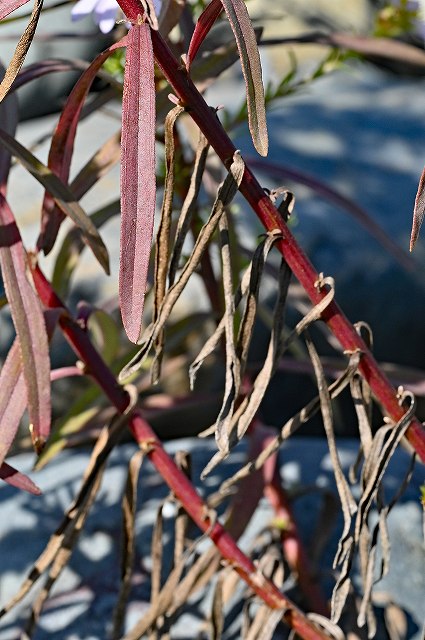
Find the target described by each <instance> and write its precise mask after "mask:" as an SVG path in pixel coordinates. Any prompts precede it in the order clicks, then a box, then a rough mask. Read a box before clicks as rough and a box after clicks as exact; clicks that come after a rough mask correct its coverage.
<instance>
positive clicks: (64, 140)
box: [37, 38, 127, 254]
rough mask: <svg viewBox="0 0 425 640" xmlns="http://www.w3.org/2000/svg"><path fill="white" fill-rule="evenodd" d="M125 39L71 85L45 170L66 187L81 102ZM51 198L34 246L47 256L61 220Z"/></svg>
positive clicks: (46, 198) (47, 198)
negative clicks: (50, 172)
mask: <svg viewBox="0 0 425 640" xmlns="http://www.w3.org/2000/svg"><path fill="white" fill-rule="evenodd" d="M126 42H127V38H123V39H122V40H120V41H119V42H117V43H115V44H113V45H112V46H110V47H108V48H107V49H105V51H102V53H100V54H99V55H98V56H97V57H96V58H95V59H94V60H93V62H92V63H91V64H90V66H89V67H88V68H87V69H86V70H85V71H84V73H83V74H82V75H81V76H80V78H79V80H78V81H77V83H76V84H75V85H74V87H73V89H72V91H71V93H70V95H69V97H68V99H67V101H66V103H65V106H64V108H63V110H62V113H61V115H60V118H59V122H58V124H57V126H56V129H55V132H54V134H53V137H52V142H51V145H50V150H49V158H48V162H47V164H48V167H49V169H50V170H51V171H52V172H53V173H54V174H56V175H57V176H58V177H59V178H60V179H61V180H62V182H64V183H65V184H67V182H68V179H69V172H70V167H71V160H72V155H73V152H74V142H75V135H76V133H77V125H78V121H79V119H80V116H81V110H82V108H83V105H84V101H85V99H86V97H87V94H88V92H89V90H90V87H91V86H92V84H93V81H94V79H95V78H96V75H97V74H98V73H99V70H100V68H101V67H102V65H103V63H104V62H105V61H106V60H107V58H108V57H109V56H110V55H111V54H112V53H113V52H114V51H116V49H119V48H121V47H124V46H125V44H126ZM56 204H57V203H55V201H54V194H52V193H46V194H45V196H44V201H43V211H42V219H41V233H40V237H39V238H38V241H37V246H38V248H39V249H42V250H43V251H44V253H45V254H48V253H49V252H50V250H51V249H52V247H53V245H54V242H55V240H56V236H57V233H58V230H59V227H60V225H61V223H62V221H63V219H64V215H63V212H62V211H61V210H60V209H58V207H57V206H56Z"/></svg>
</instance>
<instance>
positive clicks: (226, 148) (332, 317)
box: [118, 0, 425, 463]
mask: <svg viewBox="0 0 425 640" xmlns="http://www.w3.org/2000/svg"><path fill="white" fill-rule="evenodd" d="M118 4H119V5H120V7H121V9H122V10H123V12H124V13H125V15H126V16H127V17H128V18H129V19H130V20H132V21H136V20H137V16H138V15H143V7H142V5H141V4H140V2H139V1H138V0H118ZM152 44H153V50H154V54H155V58H156V61H157V63H158V65H159V67H160V68H161V70H162V72H163V74H164V76H165V77H166V79H167V80H168V82H169V83H170V85H171V86H172V88H173V91H174V93H175V94H176V95H177V96H178V98H179V99H180V101H181V103H182V104H184V105H185V106H186V109H187V111H188V113H189V114H190V116H191V117H192V119H193V120H194V122H196V124H197V125H198V127H199V128H200V130H201V131H202V132H203V134H204V135H205V137H206V138H207V140H208V141H209V142H210V144H211V146H212V147H213V148H214V149H215V151H216V153H217V155H218V156H219V157H220V159H221V160H222V162H223V163H224V165H225V166H226V167H229V165H230V163H231V161H232V158H233V155H234V153H235V151H236V149H235V146H234V145H233V143H232V141H231V140H230V138H229V137H228V135H227V134H226V132H225V131H224V129H223V127H222V126H221V124H220V122H219V120H218V118H217V115H216V112H215V111H213V110H212V109H211V108H210V107H209V106H208V105H207V103H206V102H205V100H204V98H203V97H202V95H201V94H200V93H199V91H198V90H197V89H196V87H195V85H194V84H193V82H192V80H191V79H190V77H189V76H188V73H187V71H186V68H185V67H184V66H182V65H180V64H179V62H178V61H177V60H176V58H175V57H174V55H173V53H172V52H171V50H170V48H169V47H168V45H167V43H166V42H165V41H164V39H163V38H162V37H161V35H160V34H159V33H158V31H152ZM240 191H241V193H242V194H243V195H244V197H245V198H246V200H247V201H248V202H249V204H250V205H251V207H252V208H253V209H254V211H255V213H256V214H257V216H258V218H259V219H260V220H261V222H262V223H263V225H264V226H265V227H266V229H267V230H268V231H272V230H274V229H280V230H281V232H282V240H280V241H279V242H276V245H275V246H276V247H277V248H278V250H279V251H280V253H281V254H282V255H283V257H284V258H285V260H286V262H287V263H288V265H289V267H290V268H291V270H292V272H293V273H294V275H295V276H296V277H297V279H298V280H299V282H300V283H301V285H302V286H303V288H304V289H305V291H306V293H307V295H308V296H309V298H310V300H311V301H312V303H313V304H314V305H316V304H318V303H319V302H320V300H322V298H323V297H324V296H325V295H326V291H324V290H323V289H322V290H321V289H320V288H319V287H317V285H316V283H317V281H318V279H319V274H318V273H317V271H316V270H315V269H314V267H313V265H312V264H311V262H310V261H309V259H308V258H307V256H306V255H305V254H304V252H303V251H302V250H301V248H300V247H299V246H298V243H297V242H296V240H295V238H294V237H293V235H292V233H291V232H290V230H289V229H288V227H287V225H286V224H285V222H284V220H283V219H282V217H281V216H280V214H279V212H278V210H277V209H276V207H275V206H274V205H273V203H272V202H271V200H270V198H269V197H268V196H267V195H266V194H265V192H264V190H263V189H262V187H261V185H260V184H259V182H258V181H257V179H256V178H255V176H254V174H253V173H252V172H251V171H250V169H249V167H245V173H244V177H243V180H242V184H241V186H240ZM322 319H323V320H324V321H325V322H326V323H327V324H328V326H329V328H330V330H331V331H332V333H333V334H334V335H335V337H336V338H337V339H338V340H339V342H340V344H341V346H342V348H343V349H344V350H345V351H347V352H353V351H357V350H360V352H361V353H362V357H361V360H360V364H359V371H360V373H361V374H362V375H363V377H364V378H365V380H366V381H367V382H368V384H369V386H370V387H371V389H372V392H373V394H374V396H375V398H376V399H377V400H378V402H380V404H381V405H382V406H383V408H384V409H385V411H386V413H387V415H388V416H389V417H390V418H391V419H392V420H393V421H394V422H398V421H399V420H400V419H401V418H402V416H403V414H404V411H405V410H404V408H403V407H401V406H400V404H399V401H398V397H397V393H396V391H395V390H394V388H393V387H392V386H391V383H390V382H389V380H388V378H387V377H386V376H385V374H384V373H383V372H382V371H381V370H380V368H379V366H378V364H377V362H376V360H375V358H374V357H373V356H372V354H371V352H370V351H369V349H368V348H367V346H366V344H365V342H364V341H363V340H362V338H361V337H360V336H359V334H358V333H357V331H356V330H355V328H354V327H353V325H352V324H351V322H350V321H349V320H348V319H347V318H346V316H345V315H344V313H343V312H342V310H341V309H340V307H339V306H338V304H337V303H336V302H335V301H332V302H331V303H330V304H329V305H328V307H327V308H326V309H325V311H323V313H322ZM407 439H408V440H409V442H410V444H411V445H412V446H413V448H414V449H415V451H416V453H417V454H418V455H419V457H420V458H421V460H422V462H424V463H425V429H424V427H423V425H422V424H421V423H420V422H419V420H418V419H417V418H415V417H414V418H413V419H412V421H411V423H410V426H409V429H408V431H407Z"/></svg>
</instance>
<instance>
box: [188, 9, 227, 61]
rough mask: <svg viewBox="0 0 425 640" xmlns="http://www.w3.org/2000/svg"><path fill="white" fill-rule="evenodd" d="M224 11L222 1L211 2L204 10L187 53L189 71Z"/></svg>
mask: <svg viewBox="0 0 425 640" xmlns="http://www.w3.org/2000/svg"><path fill="white" fill-rule="evenodd" d="M222 11H223V5H222V3H221V0H211V2H210V3H209V5H207V7H206V8H205V9H204V10H203V12H202V13H201V15H200V16H199V18H198V21H197V23H196V25H195V30H194V32H193V35H192V38H191V40H190V43H189V49H188V51H187V60H186V67H187V69H188V70H189V69H190V65H191V64H192V62H193V60H194V58H195V56H196V54H197V53H198V51H199V47H200V46H201V45H202V43H203V42H204V40H205V38H206V37H207V35H208V33H209V32H210V30H211V28H212V26H213V25H214V23H215V21H216V20H217V18H218V16H219V15H220V13H221V12H222Z"/></svg>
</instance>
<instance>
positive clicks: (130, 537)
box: [112, 451, 144, 640]
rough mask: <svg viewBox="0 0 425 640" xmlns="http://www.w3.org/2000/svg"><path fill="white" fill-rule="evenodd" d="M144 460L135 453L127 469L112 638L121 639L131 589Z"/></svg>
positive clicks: (139, 452)
mask: <svg viewBox="0 0 425 640" xmlns="http://www.w3.org/2000/svg"><path fill="white" fill-rule="evenodd" d="M143 460H144V452H143V451H136V453H135V454H134V455H133V456H132V458H131V460H130V464H129V467H128V475H127V483H126V487H125V494H124V498H123V502H122V511H123V545H122V556H121V585H120V591H119V594H118V599H117V604H116V605H115V610H114V618H113V631H112V638H113V640H116V639H117V638H120V637H121V634H122V629H123V625H124V617H125V608H126V604H127V599H128V595H129V593H130V588H131V576H132V573H133V561H134V521H135V517H136V507H137V485H138V480H139V474H140V467H141V465H142V463H143Z"/></svg>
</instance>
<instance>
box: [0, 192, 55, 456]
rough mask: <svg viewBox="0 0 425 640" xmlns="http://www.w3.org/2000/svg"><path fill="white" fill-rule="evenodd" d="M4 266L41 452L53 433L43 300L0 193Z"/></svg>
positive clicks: (32, 422) (0, 243) (33, 430)
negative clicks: (29, 274)
mask: <svg viewBox="0 0 425 640" xmlns="http://www.w3.org/2000/svg"><path fill="white" fill-rule="evenodd" d="M0 224H1V227H0V238H1V241H0V264H1V270H2V275H3V280H4V286H5V291H6V296H7V299H8V301H9V304H10V309H11V313H12V318H13V323H14V325H15V329H16V333H17V336H18V339H19V347H20V352H21V358H22V368H23V374H24V379H25V386H26V390H27V401H28V414H29V419H30V429H31V435H32V440H33V444H34V447H35V449H36V451H38V452H40V451H41V450H42V448H43V446H44V444H45V441H46V440H47V438H48V436H49V433H50V420H51V416H50V412H51V401H50V358H49V345H48V340H47V333H46V325H45V322H44V317H43V311H42V308H41V304H40V300H39V298H38V296H37V295H36V294H35V292H34V290H33V288H32V287H31V285H30V283H29V281H28V279H27V275H26V267H27V265H26V255H25V250H24V247H23V245H22V242H21V238H20V234H19V230H18V227H17V226H16V223H15V219H14V216H13V213H12V211H11V210H10V208H9V205H8V204H7V201H6V199H5V198H4V196H3V195H2V194H0Z"/></svg>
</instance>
